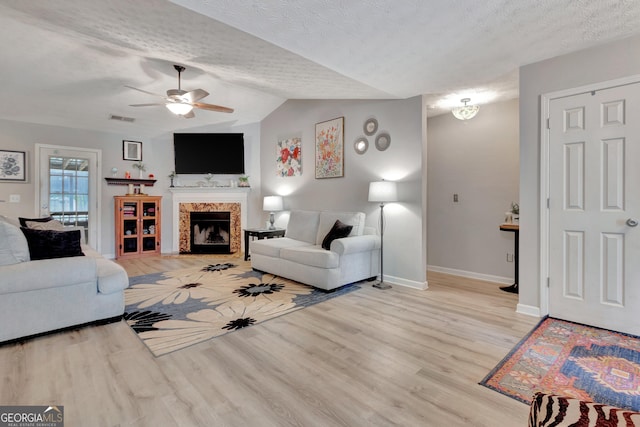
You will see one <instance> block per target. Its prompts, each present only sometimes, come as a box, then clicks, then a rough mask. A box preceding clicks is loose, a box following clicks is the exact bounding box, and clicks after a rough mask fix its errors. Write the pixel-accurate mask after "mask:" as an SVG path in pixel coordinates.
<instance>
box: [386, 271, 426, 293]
mask: <svg viewBox="0 0 640 427" xmlns="http://www.w3.org/2000/svg"><path fill="white" fill-rule="evenodd" d="M384 281H385V282H387V283H389V284H390V285H397V286H403V287H405V288H412V289H418V290H420V291H424V290H426V289H428V288H429V282H427V281H426V280H425V281H424V282H417V281H415V280H409V279H403V278H402V277H396V276H389V275H386V274H385V275H384Z"/></svg>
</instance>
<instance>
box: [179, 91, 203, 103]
mask: <svg viewBox="0 0 640 427" xmlns="http://www.w3.org/2000/svg"><path fill="white" fill-rule="evenodd" d="M205 96H209V92H207V91H206V90H204V89H196V90H192V91H190V92H187V93H185V94H183V95H182V99H184V100H185V101H187V102H196V101H199V100H201V99H202V98H204V97H205Z"/></svg>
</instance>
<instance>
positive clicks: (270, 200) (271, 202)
mask: <svg viewBox="0 0 640 427" xmlns="http://www.w3.org/2000/svg"><path fill="white" fill-rule="evenodd" d="M282 208H283V204H282V196H265V197H264V200H263V201H262V210H263V211H268V212H269V223H270V224H271V225H270V226H269V229H270V230H273V229H275V228H276V227H275V225H273V223H274V222H275V220H276V214H275V213H274V212H276V211H281V210H282Z"/></svg>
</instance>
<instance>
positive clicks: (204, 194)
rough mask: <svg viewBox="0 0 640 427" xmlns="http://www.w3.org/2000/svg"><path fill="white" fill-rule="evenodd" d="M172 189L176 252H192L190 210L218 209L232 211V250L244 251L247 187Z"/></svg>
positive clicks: (173, 230) (238, 252)
mask: <svg viewBox="0 0 640 427" xmlns="http://www.w3.org/2000/svg"><path fill="white" fill-rule="evenodd" d="M170 191H171V193H172V208H173V222H172V233H173V247H172V248H171V250H172V252H173V253H179V252H188V251H189V245H190V234H189V233H190V229H191V224H190V220H189V213H190V212H215V211H224V212H230V213H231V224H230V225H231V252H232V253H237V254H240V252H244V239H243V238H242V230H243V229H244V228H246V227H247V225H246V224H247V195H248V192H249V189H248V188H220V187H175V188H171V189H170Z"/></svg>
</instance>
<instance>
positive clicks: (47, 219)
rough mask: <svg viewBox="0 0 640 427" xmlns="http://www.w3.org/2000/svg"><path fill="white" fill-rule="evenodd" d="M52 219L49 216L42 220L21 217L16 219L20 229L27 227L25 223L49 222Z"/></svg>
mask: <svg viewBox="0 0 640 427" xmlns="http://www.w3.org/2000/svg"><path fill="white" fill-rule="evenodd" d="M52 219H53V217H51V216H47V217H44V218H22V217H18V220H19V221H20V227H29V226H28V225H27V221H33V222H49V221H51V220H52Z"/></svg>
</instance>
